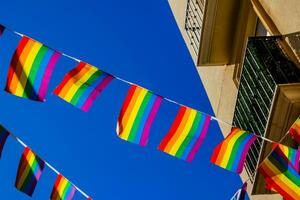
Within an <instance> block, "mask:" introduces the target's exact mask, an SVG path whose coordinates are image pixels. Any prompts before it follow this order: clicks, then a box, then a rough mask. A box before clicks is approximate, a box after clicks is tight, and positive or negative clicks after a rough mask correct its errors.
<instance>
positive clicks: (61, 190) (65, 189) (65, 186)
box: [50, 174, 76, 200]
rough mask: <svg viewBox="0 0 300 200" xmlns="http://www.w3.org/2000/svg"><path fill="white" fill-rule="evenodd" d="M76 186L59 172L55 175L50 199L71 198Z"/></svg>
mask: <svg viewBox="0 0 300 200" xmlns="http://www.w3.org/2000/svg"><path fill="white" fill-rule="evenodd" d="M75 191H76V188H75V187H74V185H72V184H71V183H70V182H69V181H68V180H67V179H66V178H65V177H63V176H62V175H61V174H59V175H58V176H57V179H56V181H55V184H54V186H53V189H52V193H51V196H50V200H72V198H73V196H74V194H75Z"/></svg>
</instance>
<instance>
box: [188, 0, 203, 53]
mask: <svg viewBox="0 0 300 200" xmlns="http://www.w3.org/2000/svg"><path fill="white" fill-rule="evenodd" d="M204 11H205V0H188V2H187V8H186V18H185V30H186V32H187V35H188V38H189V42H190V45H191V46H192V48H193V51H194V53H195V54H196V55H198V53H199V48H200V40H201V31H202V25H203V17H204Z"/></svg>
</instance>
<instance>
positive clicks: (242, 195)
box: [230, 182, 247, 200]
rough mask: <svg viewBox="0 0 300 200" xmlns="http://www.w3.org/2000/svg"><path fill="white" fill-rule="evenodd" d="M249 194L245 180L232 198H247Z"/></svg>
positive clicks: (242, 199)
mask: <svg viewBox="0 0 300 200" xmlns="http://www.w3.org/2000/svg"><path fill="white" fill-rule="evenodd" d="M246 194H247V182H245V183H244V184H243V186H242V188H240V189H239V190H238V191H237V192H236V193H235V194H234V195H233V197H232V198H231V199H230V200H245V197H246Z"/></svg>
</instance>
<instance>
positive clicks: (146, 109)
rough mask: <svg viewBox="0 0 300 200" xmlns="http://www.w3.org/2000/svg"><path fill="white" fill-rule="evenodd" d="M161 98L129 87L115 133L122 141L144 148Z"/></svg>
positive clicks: (132, 86) (142, 89) (133, 86)
mask: <svg viewBox="0 0 300 200" xmlns="http://www.w3.org/2000/svg"><path fill="white" fill-rule="evenodd" d="M161 101H162V97H160V96H157V95H155V94H153V93H152V92H150V91H148V90H146V89H145V88H141V87H138V86H135V85H131V87H130V89H129V90H128V93H127V96H126V98H125V100H124V103H123V106H122V108H121V111H120V114H119V118H118V124H117V133H118V135H119V137H120V138H122V139H123V140H126V141H129V142H132V143H135V144H139V145H141V146H145V145H146V144H147V142H148V136H149V132H150V128H151V125H152V123H153V121H154V118H155V116H156V113H157V111H158V109H159V106H160V104H161Z"/></svg>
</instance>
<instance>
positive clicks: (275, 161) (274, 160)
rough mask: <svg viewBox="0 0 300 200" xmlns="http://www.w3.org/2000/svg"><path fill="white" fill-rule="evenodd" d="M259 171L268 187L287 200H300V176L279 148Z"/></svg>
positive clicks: (264, 162)
mask: <svg viewBox="0 0 300 200" xmlns="http://www.w3.org/2000/svg"><path fill="white" fill-rule="evenodd" d="M258 171H259V172H260V173H261V174H262V175H263V176H264V178H265V182H266V184H267V185H268V187H270V188H272V189H273V190H275V191H277V192H278V193H279V194H281V195H282V196H283V197H284V198H285V199H286V200H295V199H300V175H299V174H298V172H297V171H296V170H295V168H294V166H292V164H291V162H290V161H289V159H288V158H287V157H286V155H285V153H284V152H282V150H281V148H280V147H279V146H277V147H276V148H275V149H274V150H273V151H272V152H271V154H270V155H269V156H268V157H267V158H266V159H265V160H264V161H263V162H262V163H261V165H260V166H259V168H258Z"/></svg>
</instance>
